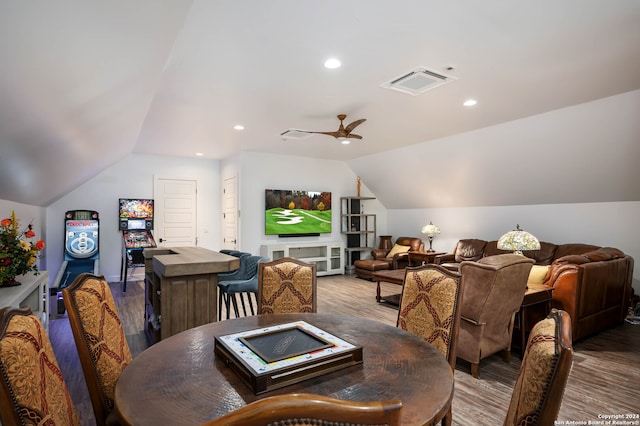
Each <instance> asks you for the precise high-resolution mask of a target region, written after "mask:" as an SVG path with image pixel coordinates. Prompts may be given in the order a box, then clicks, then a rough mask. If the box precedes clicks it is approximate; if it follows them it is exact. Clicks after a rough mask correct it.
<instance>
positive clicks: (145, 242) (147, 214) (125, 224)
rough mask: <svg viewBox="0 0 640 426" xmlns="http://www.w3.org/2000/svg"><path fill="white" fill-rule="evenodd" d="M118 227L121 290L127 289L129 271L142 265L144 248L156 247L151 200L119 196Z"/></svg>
mask: <svg viewBox="0 0 640 426" xmlns="http://www.w3.org/2000/svg"><path fill="white" fill-rule="evenodd" d="M118 205H119V207H118V209H119V225H118V226H119V229H120V230H121V231H122V239H123V245H122V263H121V269H120V280H121V281H122V291H127V278H128V275H129V271H131V272H133V270H134V269H135V268H137V267H139V266H144V254H143V251H144V249H145V248H153V247H156V242H155V239H154V238H153V233H152V231H153V200H152V199H143V198H120V199H119V201H118Z"/></svg>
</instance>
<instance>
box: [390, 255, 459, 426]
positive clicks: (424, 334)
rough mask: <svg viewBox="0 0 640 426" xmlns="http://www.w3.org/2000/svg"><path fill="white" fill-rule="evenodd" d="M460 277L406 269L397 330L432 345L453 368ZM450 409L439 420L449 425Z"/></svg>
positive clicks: (429, 268) (435, 268)
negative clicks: (408, 333) (404, 331)
mask: <svg viewBox="0 0 640 426" xmlns="http://www.w3.org/2000/svg"><path fill="white" fill-rule="evenodd" d="M462 290H463V287H462V276H461V275H460V274H459V273H457V272H454V271H451V270H448V269H447V268H444V267H442V266H439V265H433V264H427V265H424V266H419V267H416V268H407V269H406V272H405V278H404V284H403V286H402V296H401V298H400V306H399V309H398V320H397V322H396V327H398V328H400V329H402V330H406V331H408V332H410V333H412V334H415V335H416V336H418V337H421V338H423V339H424V340H426V341H427V342H428V343H430V344H431V345H433V346H434V347H435V348H436V349H438V351H440V353H441V354H442V356H444V357H445V359H446V360H447V361H448V362H449V366H450V367H451V371H452V372H454V371H455V369H456V348H457V344H458V330H459V328H460V303H461V301H462ZM451 422H452V418H451V406H449V410H448V411H447V414H445V416H444V417H443V418H442V424H443V425H451Z"/></svg>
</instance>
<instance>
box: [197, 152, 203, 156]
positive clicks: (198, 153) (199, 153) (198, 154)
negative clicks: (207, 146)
mask: <svg viewBox="0 0 640 426" xmlns="http://www.w3.org/2000/svg"><path fill="white" fill-rule="evenodd" d="M203 155H204V154H203V153H201V152H196V156H198V157H202V156H203Z"/></svg>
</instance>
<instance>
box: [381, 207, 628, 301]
mask: <svg viewBox="0 0 640 426" xmlns="http://www.w3.org/2000/svg"><path fill="white" fill-rule="evenodd" d="M387 214H388V228H389V233H390V234H392V235H394V236H398V235H416V236H418V235H420V229H421V228H422V226H424V225H426V224H427V223H429V221H432V222H433V224H434V225H436V226H438V227H439V228H440V232H441V233H440V234H439V235H437V236H436V237H435V238H434V240H433V248H434V250H437V251H444V252H448V253H450V252H451V251H452V250H453V248H454V246H455V244H456V242H457V241H458V240H459V239H461V238H480V239H486V240H497V239H498V238H500V236H501V235H502V234H504V233H505V232H507V231H510V230H511V229H514V228H515V227H516V225H517V224H520V227H521V228H522V229H525V230H526V231H529V232H531V233H532V234H533V235H535V236H536V237H537V238H538V239H539V240H541V241H547V242H550V243H554V244H565V243H585V244H594V245H598V246H609V247H615V248H617V249H620V250H622V251H623V252H625V253H626V254H628V255H630V256H632V257H633V258H634V260H635V261H636V262H637V261H638V260H640V201H632V202H620V203H584V204H545V205H531V206H506V207H468V208H443V209H408V210H389V211H388V212H387ZM422 237H423V239H425V240H426V238H425V236H424V235H422ZM639 269H640V268H638V266H637V265H636V266H635V267H634V278H635V279H634V289H635V292H636V294H640V281H639V279H640V270H639Z"/></svg>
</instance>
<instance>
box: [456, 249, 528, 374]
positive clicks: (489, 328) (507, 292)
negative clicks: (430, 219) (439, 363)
mask: <svg viewBox="0 0 640 426" xmlns="http://www.w3.org/2000/svg"><path fill="white" fill-rule="evenodd" d="M533 263H534V260H533V259H529V258H528V257H525V256H521V255H517V254H500V255H497V256H488V257H484V258H482V259H480V260H479V261H477V262H470V261H463V262H462V263H461V264H460V273H461V274H462V281H463V288H464V291H463V295H462V307H461V317H462V320H461V321H460V331H459V333H458V358H461V359H463V360H465V361H468V362H470V363H471V374H472V375H473V377H476V378H478V377H479V375H480V360H481V359H483V358H486V357H488V356H489V355H493V354H494V353H496V352H499V351H502V350H504V351H505V352H504V358H505V361H509V358H510V354H511V336H512V333H513V324H514V317H515V314H516V312H518V311H519V310H520V305H521V304H522V300H523V298H524V293H525V291H526V289H527V278H528V277H529V272H530V271H531V267H532V266H533Z"/></svg>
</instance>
